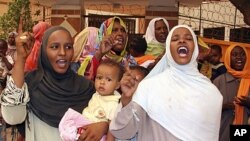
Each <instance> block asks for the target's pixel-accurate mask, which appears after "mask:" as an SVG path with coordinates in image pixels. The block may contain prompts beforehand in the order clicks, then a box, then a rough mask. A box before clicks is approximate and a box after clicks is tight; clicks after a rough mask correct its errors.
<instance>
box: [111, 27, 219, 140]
mask: <svg viewBox="0 0 250 141" xmlns="http://www.w3.org/2000/svg"><path fill="white" fill-rule="evenodd" d="M197 56H198V44H197V39H196V36H195V34H194V32H193V31H192V29H191V28H190V27H188V26H186V25H178V26H175V27H174V28H173V29H172V30H171V31H170V33H169V35H168V37H167V41H166V53H165V55H164V56H163V57H162V59H161V60H160V61H159V63H158V64H157V65H156V66H155V67H154V69H153V70H152V71H151V72H150V74H149V75H148V76H147V77H146V79H144V80H143V81H141V82H140V84H139V86H138V88H137V85H138V81H137V76H131V73H129V72H127V73H126V74H125V75H124V77H123V79H122V81H121V84H122V86H121V88H122V92H123V93H122V97H121V103H120V109H117V115H116V118H114V120H112V121H111V125H110V130H111V132H112V134H113V135H114V136H115V137H117V138H119V139H130V138H132V137H134V136H137V141H152V140H155V141H179V140H183V141H218V138H219V127H220V117H221V107H222V96H221V94H220V92H219V91H218V89H217V88H216V87H215V86H214V85H213V84H212V83H211V82H210V80H209V79H208V78H206V77H205V76H203V75H202V74H201V73H199V71H198V69H197V61H196V58H197ZM136 88H137V89H136ZM135 90H136V91H135ZM134 92H135V93H134ZM133 93H134V95H133ZM132 95H133V97H132Z"/></svg>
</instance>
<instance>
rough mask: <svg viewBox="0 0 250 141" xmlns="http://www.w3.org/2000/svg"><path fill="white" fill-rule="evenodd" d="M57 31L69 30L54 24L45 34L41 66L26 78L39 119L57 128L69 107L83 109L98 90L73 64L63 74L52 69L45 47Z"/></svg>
mask: <svg viewBox="0 0 250 141" xmlns="http://www.w3.org/2000/svg"><path fill="white" fill-rule="evenodd" d="M58 30H63V31H66V32H68V31H67V30H66V29H65V28H63V27H60V26H55V27H51V28H49V29H48V30H47V31H46V32H45V33H44V36H43V39H42V44H41V51H40V54H39V57H38V69H36V70H34V71H32V72H30V73H28V75H27V76H26V78H25V81H26V83H27V85H28V87H29V93H30V102H29V103H28V106H29V108H30V109H31V111H32V112H33V113H34V114H35V115H36V116H37V117H38V118H39V119H40V120H42V121H44V122H45V123H47V124H48V125H50V126H53V127H56V128H57V127H58V124H59V122H60V120H61V118H62V117H63V115H64V113H65V112H66V111H67V110H68V108H72V109H74V110H76V111H78V112H81V111H82V110H83V108H85V107H86V106H87V105H88V101H89V100H90V98H91V96H92V94H93V93H94V91H95V90H94V85H93V84H92V82H91V81H89V80H87V79H85V78H83V77H81V76H78V75H77V74H75V73H74V72H73V71H72V70H71V69H70V67H69V68H68V70H67V71H66V72H65V73H64V74H59V73H57V72H55V71H54V70H53V67H52V66H51V63H50V61H49V59H48V56H47V53H46V47H47V44H48V39H49V37H50V35H51V34H52V33H53V32H55V31H58ZM68 34H69V35H70V33H69V32H68Z"/></svg>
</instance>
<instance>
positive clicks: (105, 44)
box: [95, 34, 118, 60]
mask: <svg viewBox="0 0 250 141" xmlns="http://www.w3.org/2000/svg"><path fill="white" fill-rule="evenodd" d="M114 36H115V35H113V34H111V35H107V36H105V37H103V39H102V41H101V43H100V48H99V49H98V50H97V51H96V54H95V57H96V58H97V59H98V60H101V58H102V57H103V56H104V55H105V54H106V53H108V52H109V51H110V50H111V49H112V48H113V47H114V46H115V45H116V44H118V41H117V40H115V37H114Z"/></svg>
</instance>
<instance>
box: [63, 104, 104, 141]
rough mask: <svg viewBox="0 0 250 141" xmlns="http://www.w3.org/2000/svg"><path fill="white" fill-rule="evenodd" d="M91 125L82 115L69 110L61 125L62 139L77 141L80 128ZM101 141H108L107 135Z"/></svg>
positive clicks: (64, 140)
mask: <svg viewBox="0 0 250 141" xmlns="http://www.w3.org/2000/svg"><path fill="white" fill-rule="evenodd" d="M91 123H92V122H91V121H89V120H88V119H86V118H84V116H83V115H82V114H80V113H78V112H77V111H75V110H73V109H71V108H69V109H68V111H67V112H66V113H65V114H64V116H63V118H62V119H61V121H60V123H59V132H60V137H61V138H62V140H63V141H77V140H78V138H79V136H80V134H78V133H77V130H78V128H80V127H83V126H84V125H88V124H91ZM100 141H106V135H105V136H103V137H102V139H101V140H100Z"/></svg>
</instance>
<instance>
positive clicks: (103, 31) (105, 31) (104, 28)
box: [98, 17, 128, 62]
mask: <svg viewBox="0 0 250 141" xmlns="http://www.w3.org/2000/svg"><path fill="white" fill-rule="evenodd" d="M115 19H118V20H119V21H120V24H121V26H122V27H124V29H125V30H126V32H127V27H126V25H125V23H124V22H123V20H122V19H121V18H119V17H113V18H109V19H107V20H106V21H104V22H103V23H102V24H101V27H100V29H99V33H98V39H99V42H100V41H101V40H102V38H103V37H104V36H106V35H110V34H111V33H112V29H113V25H114V22H115ZM127 41H128V38H127V39H126V42H125V47H124V49H123V51H122V52H121V54H120V55H117V54H116V53H115V52H113V51H112V50H110V51H109V52H108V53H107V54H106V55H105V57H106V58H110V59H112V60H114V61H116V62H121V61H122V59H123V57H124V56H125V55H126V53H127V52H126V46H127Z"/></svg>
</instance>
